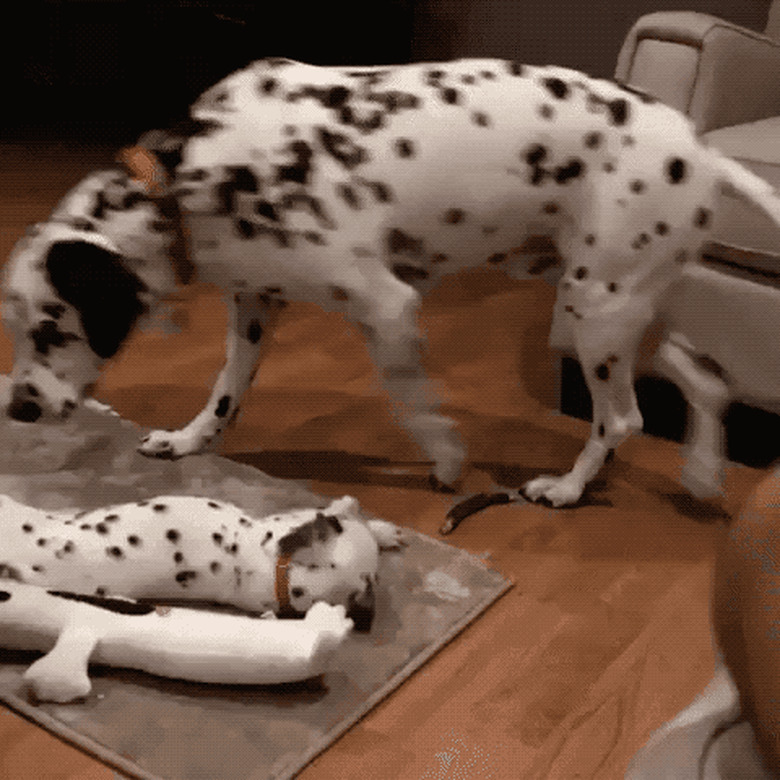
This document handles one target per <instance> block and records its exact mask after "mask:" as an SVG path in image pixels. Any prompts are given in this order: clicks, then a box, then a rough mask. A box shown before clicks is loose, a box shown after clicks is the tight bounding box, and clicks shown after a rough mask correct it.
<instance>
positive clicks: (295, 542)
mask: <svg viewBox="0 0 780 780" xmlns="http://www.w3.org/2000/svg"><path fill="white" fill-rule="evenodd" d="M343 531H344V528H343V527H342V525H341V522H340V521H339V519H338V517H336V516H335V515H326V514H324V513H323V512H317V515H316V517H315V518H314V520H310V521H309V522H308V523H303V525H300V526H299V527H298V528H296V529H295V530H294V531H291V532H290V533H288V534H286V535H285V536H283V537H282V538H281V539H279V553H280V554H281V555H285V556H287V555H293V554H294V553H295V552H296V550H300V549H305V548H307V547H311V546H312V545H313V544H314V543H315V542H318V541H319V542H326V541H327V540H328V539H330V538H332V537H333V536H335V535H337V534H340V533H343Z"/></svg>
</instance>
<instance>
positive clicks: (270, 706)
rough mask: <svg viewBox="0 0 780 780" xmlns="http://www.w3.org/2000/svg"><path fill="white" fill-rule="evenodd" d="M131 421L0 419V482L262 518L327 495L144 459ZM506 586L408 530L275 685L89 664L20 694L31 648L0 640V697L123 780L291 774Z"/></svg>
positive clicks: (201, 464) (43, 498)
mask: <svg viewBox="0 0 780 780" xmlns="http://www.w3.org/2000/svg"><path fill="white" fill-rule="evenodd" d="M138 435H139V431H138V429H136V428H135V427H134V426H132V425H130V424H129V423H120V422H119V421H118V420H116V419H115V418H107V417H104V416H101V415H97V414H93V413H88V412H79V413H78V416H77V417H76V418H75V419H74V420H73V421H72V422H70V423H68V425H67V426H57V427H56V428H51V429H48V428H47V427H45V426H38V425H36V426H26V425H23V424H19V423H12V422H0V436H2V437H3V441H4V449H3V451H2V452H0V493H6V494H8V495H11V496H12V497H13V498H15V499H16V500H19V501H25V502H28V503H31V504H34V505H37V506H40V507H43V508H49V509H63V508H66V507H68V508H70V507H78V508H81V509H91V508H96V507H99V506H102V505H105V504H108V503H113V502H120V501H133V500H140V499H143V498H149V497H152V496H155V495H159V494H162V493H169V494H170V493H173V494H182V495H185V494H186V495H205V496H210V497H213V498H216V499H222V500H224V501H232V502H234V503H236V504H238V505H239V506H242V507H244V508H245V509H246V510H247V512H250V513H252V514H256V515H264V514H268V513H271V512H273V511H280V510H284V509H290V508H294V507H300V506H325V505H326V504H327V503H328V500H327V499H325V498H324V497H322V496H317V495H316V494H314V493H311V492H310V491H309V490H308V489H307V488H306V487H304V486H303V485H301V484H299V483H296V482H291V481H287V480H280V479H274V478H272V477H269V476H267V475H265V474H263V473H262V472H260V471H258V470H257V469H254V468H251V467H249V466H245V465H241V464H238V463H235V462H232V461H230V460H227V459H226V458H221V457H218V456H215V455H204V456H197V457H191V458H185V459H184V460H181V461H176V462H170V461H149V460H148V459H146V458H143V457H142V456H140V455H137V454H136V453H135V452H134V446H135V441H136V439H137V437H138ZM510 587H511V583H510V582H509V581H507V580H506V579H505V578H504V577H503V576H501V575H500V574H499V573H497V572H495V571H493V570H491V569H489V568H488V567H487V566H485V564H484V563H482V561H480V560H479V559H478V558H476V557H474V556H472V555H469V554H468V553H465V552H464V551H462V550H459V549H457V548H455V547H452V546H450V545H447V544H444V543H443V542H440V541H438V540H436V539H432V538H430V537H426V536H424V535H422V534H417V533H414V532H410V534H409V544H408V546H407V547H405V548H404V549H403V550H402V551H400V552H391V553H386V554H383V556H382V563H381V567H380V584H379V589H378V594H377V614H376V618H375V621H374V625H373V627H372V630H371V632H370V633H368V634H352V635H351V637H350V638H349V639H348V640H347V642H346V643H345V644H344V645H343V646H342V647H341V648H340V650H339V651H338V652H337V654H336V656H335V658H334V659H333V661H332V664H331V668H330V670H329V671H328V673H326V674H325V675H324V677H322V678H318V679H317V680H313V681H310V682H307V683H302V684H296V685H283V686H255V687H244V686H207V685H200V684H195V683H185V682H180V681H174V680H167V679H162V678H156V677H152V676H150V675H145V674H142V673H138V672H133V671H129V670H117V669H109V668H101V669H98V668H95V669H93V670H92V671H91V676H92V679H93V683H94V685H93V691H92V693H91V694H90V696H89V698H88V699H87V700H86V701H85V702H84V703H80V704H70V705H56V704H41V705H33V704H31V703H30V702H29V701H28V699H27V696H26V691H25V689H24V687H23V684H22V681H21V675H22V673H23V672H24V670H25V669H26V667H27V666H28V665H29V663H31V662H32V661H33V660H34V659H35V658H36V657H38V656H37V655H36V654H32V653H18V652H10V651H0V701H2V702H4V703H5V704H6V705H7V706H9V707H10V708H11V709H13V710H15V711H16V712H18V713H20V714H21V715H23V716H25V717H27V718H29V719H30V720H32V721H33V722H35V723H37V724H38V725H40V726H41V727H43V728H45V729H47V730H48V731H50V732H51V733H53V734H55V735H57V736H59V737H61V738H62V739H64V740H66V741H68V742H70V743H72V744H74V745H76V746H78V747H80V748H82V749H83V750H85V751H86V752H88V753H90V754H92V755H94V756H96V757H97V758H98V759H100V760H101V761H104V762H105V763H106V764H109V765H110V766H112V767H114V768H115V769H117V770H119V771H121V772H122V773H124V774H126V775H128V776H130V777H138V778H154V780H159V779H160V778H165V779H166V780H201V779H202V780H213V778H216V777H219V778H225V780H270V779H271V778H274V779H277V778H288V777H292V776H294V775H295V774H297V773H298V772H299V771H300V770H301V769H302V768H303V767H304V766H305V765H306V764H307V763H308V762H310V761H311V760H312V759H313V758H314V757H315V756H316V755H317V754H318V753H320V752H322V751H323V750H325V749H326V748H327V746H328V745H329V744H331V743H332V742H333V741H334V740H335V739H337V738H338V737H339V736H340V735H341V734H343V733H344V732H345V731H346V730H347V729H348V728H349V727H350V726H351V725H353V724H354V723H355V722H356V721H357V720H359V719H360V718H361V717H362V716H363V715H365V714H366V712H368V711H369V710H370V709H371V708H372V707H374V706H375V705H376V704H377V703H378V702H380V701H381V700H382V699H383V698H385V697H386V696H387V695H388V694H390V693H391V692H392V691H393V690H394V689H395V688H397V687H398V686H399V685H400V684H401V683H402V682H403V680H405V679H406V678H407V677H408V676H409V675H411V674H412V673H413V672H414V671H415V670H416V669H418V668H419V667H420V666H421V665H422V664H424V663H425V662H426V661H427V660H428V659H429V658H430V657H431V656H432V655H434V654H435V653H436V652H437V651H438V650H439V649H440V648H441V647H442V646H443V645H444V644H446V643H447V642H449V641H450V640H451V639H452V638H453V637H455V636H456V635H457V634H458V633H459V632H460V631H462V630H463V629H464V628H465V627H466V626H467V625H468V624H469V623H470V622H471V621H473V620H474V619H475V618H476V617H478V616H479V615H480V614H481V613H482V612H483V611H484V610H485V609H486V608H487V607H488V606H489V605H490V604H491V603H493V602H494V601H495V600H496V599H497V598H499V597H500V596H501V595H502V594H503V593H505V592H506V591H507V590H508V589H509V588H510Z"/></svg>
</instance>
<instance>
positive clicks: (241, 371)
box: [138, 293, 284, 458]
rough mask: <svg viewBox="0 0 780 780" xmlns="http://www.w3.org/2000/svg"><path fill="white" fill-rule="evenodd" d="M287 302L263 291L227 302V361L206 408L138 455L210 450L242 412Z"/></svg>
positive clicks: (147, 440)
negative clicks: (242, 403) (263, 350)
mask: <svg viewBox="0 0 780 780" xmlns="http://www.w3.org/2000/svg"><path fill="white" fill-rule="evenodd" d="M283 305H284V304H283V302H282V301H279V300H274V299H270V298H269V297H268V296H267V295H262V294H258V293H236V294H235V295H234V296H233V298H232V300H230V301H229V303H228V332H227V347H226V360H225V365H224V367H223V368H222V371H221V372H220V374H219V376H218V377H217V381H216V383H215V384H214V388H213V389H212V391H211V396H210V397H209V400H208V402H207V403H206V406H205V407H204V408H203V410H202V411H201V412H200V413H199V414H198V415H197V417H195V418H194V419H193V420H192V421H191V422H190V423H188V424H187V425H186V426H185V427H184V428H181V429H180V430H177V431H164V430H157V431H152V432H151V433H149V434H148V435H147V436H145V437H144V438H143V439H142V440H141V443H140V446H139V448H138V451H139V452H140V453H141V454H143V455H148V456H151V457H157V458H179V457H182V456H184V455H191V454H194V453H197V452H200V451H202V450H204V449H205V448H207V447H208V446H209V445H210V444H211V443H212V442H213V441H214V440H215V439H216V437H217V436H219V435H220V434H221V433H222V432H223V431H224V429H225V428H226V427H227V425H228V424H229V423H230V422H231V420H232V419H233V418H234V417H235V416H236V414H237V413H238V405H239V402H240V400H241V397H242V396H243V395H244V393H245V392H246V391H247V390H248V388H249V386H250V385H251V384H252V380H253V379H254V376H255V373H256V371H257V367H258V365H259V362H260V357H261V344H262V343H263V342H267V333H268V331H269V330H270V329H271V328H272V327H273V325H274V323H275V320H276V318H277V315H278V312H279V310H280V309H281V308H282V307H283Z"/></svg>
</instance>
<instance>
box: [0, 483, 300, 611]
mask: <svg viewBox="0 0 780 780" xmlns="http://www.w3.org/2000/svg"><path fill="white" fill-rule="evenodd" d="M2 511H3V514H4V516H5V519H4V521H3V545H2V554H0V563H2V565H3V567H4V568H6V570H7V572H8V573H11V574H12V575H13V576H15V577H18V578H20V579H21V580H22V581H24V582H28V583H33V584H39V585H44V586H46V587H51V588H56V589H59V590H66V591H72V592H76V593H84V594H96V595H99V596H104V595H110V594H115V595H121V596H126V597H130V598H141V599H143V598H150V599H151V598H153V599H183V598H186V599H195V600H203V601H212V602H219V603H223V604H231V605H233V606H236V607H239V608H242V609H246V610H249V611H253V612H257V611H265V610H267V609H271V608H273V606H274V600H275V594H274V576H275V566H276V561H277V555H278V543H279V540H280V539H282V538H284V536H285V535H286V534H288V533H289V532H290V531H291V529H292V528H294V527H295V521H294V520H293V519H291V517H290V516H289V515H286V516H283V515H280V516H279V518H278V520H274V519H273V517H272V518H271V519H269V520H265V519H264V520H255V519H250V518H249V517H248V516H247V515H246V514H244V513H243V512H242V510H240V509H239V508H238V507H236V506H233V505H232V504H228V503H223V502H216V501H211V500H208V499H203V498H195V497H186V496H165V497H160V498H156V499H154V500H153V501H151V502H145V501H141V502H137V503H134V504H124V505H120V506H115V507H109V508H105V509H100V510H96V511H93V512H82V513H78V514H77V515H57V514H51V513H44V512H40V511H39V510H33V509H32V508H30V507H25V506H22V505H18V504H15V503H14V502H11V501H10V499H8V498H4V499H3V504H2Z"/></svg>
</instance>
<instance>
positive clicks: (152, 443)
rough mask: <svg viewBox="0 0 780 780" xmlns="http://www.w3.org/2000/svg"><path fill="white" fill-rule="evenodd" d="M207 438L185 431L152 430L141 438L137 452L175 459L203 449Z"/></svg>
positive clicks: (153, 456)
mask: <svg viewBox="0 0 780 780" xmlns="http://www.w3.org/2000/svg"><path fill="white" fill-rule="evenodd" d="M207 443H208V440H205V439H203V438H202V437H199V436H192V435H191V434H188V433H187V431H152V432H151V433H149V434H147V435H146V436H144V437H143V439H141V442H140V443H139V445H138V452H140V453H141V455H146V456H147V457H149V458H161V459H164V460H175V459H176V458H182V457H184V456H185V455H194V454H196V453H198V452H202V451H203V449H205V447H206V445H207Z"/></svg>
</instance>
